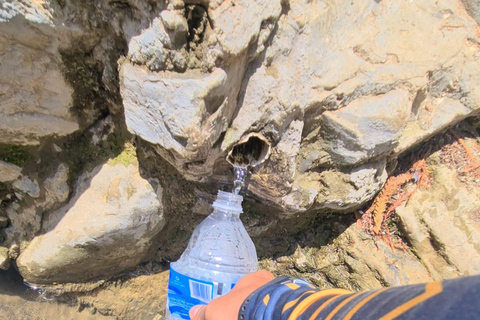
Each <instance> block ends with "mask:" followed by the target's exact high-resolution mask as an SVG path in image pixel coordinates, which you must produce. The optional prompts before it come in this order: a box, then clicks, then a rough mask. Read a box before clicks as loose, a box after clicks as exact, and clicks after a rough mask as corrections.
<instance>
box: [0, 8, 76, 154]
mask: <svg viewBox="0 0 480 320" xmlns="http://www.w3.org/2000/svg"><path fill="white" fill-rule="evenodd" d="M46 8H48V3H46V2H45V1H21V2H18V1H13V2H4V1H2V2H1V3H0V21H3V22H2V23H0V55H1V56H2V64H1V65H0V95H1V96H2V99H1V101H0V133H1V134H0V143H5V144H23V145H35V144H38V143H39V139H41V138H43V137H47V136H52V135H57V136H64V135H67V134H70V133H72V132H74V131H76V130H78V128H79V125H78V123H77V122H76V120H75V119H74V117H73V116H72V115H71V114H70V111H69V109H70V107H71V106H72V103H73V102H72V94H73V90H72V88H71V87H70V86H69V85H68V84H67V83H66V81H65V78H64V75H63V73H62V68H63V62H62V57H61V55H60V53H59V50H58V48H59V46H60V43H61V42H65V41H64V40H65V39H66V37H67V36H68V35H71V32H69V30H68V28H65V27H55V26H54V25H53V23H52V19H51V14H50V12H49V10H47V9H46ZM14 17H15V18H14ZM22 17H23V18H22ZM12 75H15V76H12Z"/></svg>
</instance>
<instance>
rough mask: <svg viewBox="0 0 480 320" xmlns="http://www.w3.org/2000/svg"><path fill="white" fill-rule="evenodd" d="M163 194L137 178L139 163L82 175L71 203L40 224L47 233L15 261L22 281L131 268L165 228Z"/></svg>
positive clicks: (84, 277)
mask: <svg viewBox="0 0 480 320" xmlns="http://www.w3.org/2000/svg"><path fill="white" fill-rule="evenodd" d="M161 192H162V191H161V188H160V187H158V189H157V191H155V190H154V188H153V187H152V185H151V184H150V183H149V182H148V181H146V180H144V179H143V178H142V177H141V176H140V175H139V172H138V164H130V165H128V166H124V165H123V164H117V165H113V166H110V165H108V164H105V165H103V166H101V167H97V168H96V169H95V170H94V171H93V172H90V173H88V174H85V175H83V176H82V177H81V179H80V180H79V182H78V185H77V189H76V191H75V196H74V197H73V198H72V199H71V201H70V203H69V204H68V205H67V206H66V207H65V208H63V209H61V210H60V211H58V212H56V213H54V214H51V215H50V216H49V217H48V218H45V219H44V220H43V227H44V231H45V233H44V234H42V235H40V236H37V237H36V238H34V239H33V240H32V242H31V243H30V244H29V245H28V247H27V248H26V249H25V250H24V251H23V252H22V253H21V255H20V257H19V258H18V260H17V264H18V266H19V269H20V271H21V273H22V275H23V277H24V278H25V280H26V281H28V282H31V283H37V284H52V283H53V282H57V283H65V282H82V281H88V280H91V279H95V278H98V277H103V278H105V277H110V276H112V275H115V274H118V273H119V272H122V271H125V270H128V269H130V268H133V267H135V266H136V265H137V264H138V263H140V262H141V261H142V259H143V258H144V257H145V254H146V253H147V250H148V249H149V248H150V246H151V244H152V240H153V238H154V237H155V236H156V235H157V233H158V232H159V231H160V230H161V229H162V228H163V225H164V218H163V210H162V205H161V203H160V200H161V199H159V197H160V198H161ZM157 193H158V194H157Z"/></svg>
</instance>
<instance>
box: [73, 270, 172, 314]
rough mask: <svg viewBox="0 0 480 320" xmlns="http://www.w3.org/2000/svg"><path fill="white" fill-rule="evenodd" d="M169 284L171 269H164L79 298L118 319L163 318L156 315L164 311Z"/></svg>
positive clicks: (100, 311)
mask: <svg viewBox="0 0 480 320" xmlns="http://www.w3.org/2000/svg"><path fill="white" fill-rule="evenodd" d="M167 287H168V271H163V272H160V273H156V274H152V275H141V276H138V277H133V278H131V279H129V280H127V281H125V282H123V283H122V285H121V286H117V285H114V284H110V285H107V286H105V287H104V288H102V290H98V293H97V294H96V295H94V296H93V295H92V296H83V297H81V298H80V301H81V302H82V303H85V304H88V305H91V306H94V307H95V308H96V309H97V310H98V311H99V313H101V314H113V315H114V316H115V317H116V318H118V319H138V320H152V319H163V318H162V317H160V318H159V317H157V315H162V316H163V315H164V310H165V300H166V297H167ZM127 306H128V307H127Z"/></svg>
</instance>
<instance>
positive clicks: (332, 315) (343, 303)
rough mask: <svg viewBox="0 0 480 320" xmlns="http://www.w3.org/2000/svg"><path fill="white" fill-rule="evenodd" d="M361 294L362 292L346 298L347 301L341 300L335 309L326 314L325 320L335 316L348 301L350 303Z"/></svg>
mask: <svg viewBox="0 0 480 320" xmlns="http://www.w3.org/2000/svg"><path fill="white" fill-rule="evenodd" d="M362 293H363V292H358V293H355V294H353V295H351V296H350V297H348V298H347V299H345V300H343V301H342V302H341V303H340V304H339V305H338V306H336V307H335V309H333V310H332V312H330V313H329V314H328V317H326V318H325V320H331V319H332V318H333V317H334V316H335V315H336V314H337V312H338V311H340V309H342V308H343V307H344V306H345V305H346V304H347V303H349V302H350V301H352V300H353V299H355V298H356V297H358V296H359V295H361V294H362Z"/></svg>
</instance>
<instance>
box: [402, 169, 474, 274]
mask: <svg viewBox="0 0 480 320" xmlns="http://www.w3.org/2000/svg"><path fill="white" fill-rule="evenodd" d="M432 175H433V176H434V177H435V182H434V183H433V185H432V187H431V188H430V189H428V190H422V189H420V190H418V192H416V193H415V195H414V196H413V197H412V199H411V200H410V201H409V202H408V204H407V205H404V206H402V207H400V208H398V209H397V213H398V215H399V216H400V218H401V220H402V225H403V226H404V228H405V231H406V233H405V234H406V236H407V238H408V239H409V240H410V241H411V243H412V245H413V248H414V249H415V250H416V252H417V253H418V255H419V256H420V257H421V258H422V262H423V263H424V264H425V265H426V266H427V268H428V269H429V272H430V273H431V274H432V275H433V276H434V277H435V278H437V279H444V278H454V277H458V276H468V275H475V274H478V273H479V272H480V259H479V257H480V249H479V248H480V245H479V243H480V234H479V233H478V230H479V228H480V214H479V208H480V207H479V203H480V192H479V189H478V186H472V187H473V188H472V187H469V186H468V185H466V184H465V183H462V182H460V180H459V179H458V175H457V173H456V172H455V171H453V170H451V169H449V168H447V167H446V166H445V165H436V166H434V167H433V168H432ZM459 248H461V249H459Z"/></svg>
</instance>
